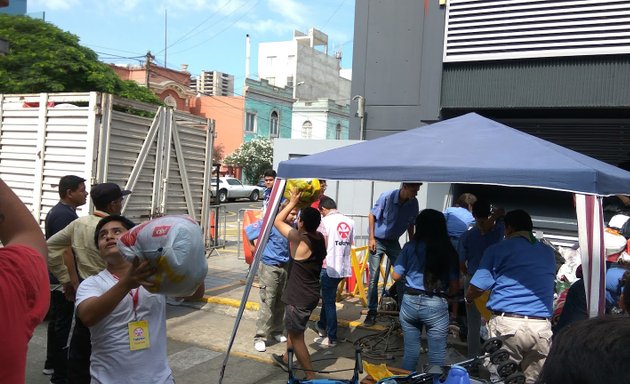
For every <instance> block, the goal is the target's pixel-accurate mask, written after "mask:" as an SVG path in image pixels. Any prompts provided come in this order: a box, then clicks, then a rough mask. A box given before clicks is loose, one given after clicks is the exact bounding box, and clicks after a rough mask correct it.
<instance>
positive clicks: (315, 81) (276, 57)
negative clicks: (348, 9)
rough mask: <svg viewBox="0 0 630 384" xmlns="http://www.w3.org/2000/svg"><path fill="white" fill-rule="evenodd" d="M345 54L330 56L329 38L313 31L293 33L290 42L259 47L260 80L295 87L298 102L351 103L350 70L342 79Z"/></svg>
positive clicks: (279, 85)
mask: <svg viewBox="0 0 630 384" xmlns="http://www.w3.org/2000/svg"><path fill="white" fill-rule="evenodd" d="M340 72H341V53H340V52H339V53H335V54H334V55H332V56H331V55H329V54H328V35H326V34H325V33H323V32H321V31H319V30H317V29H314V28H311V29H310V30H309V32H308V35H306V34H304V33H303V32H300V31H294V32H293V39H292V40H290V41H279V42H269V43H260V44H259V45H258V77H259V78H260V79H266V80H267V81H269V84H272V85H276V86H278V87H293V98H294V99H298V100H317V99H332V100H335V102H336V103H337V104H342V105H347V104H349V103H350V80H349V79H348V73H347V71H346V72H345V73H344V76H341V73H340Z"/></svg>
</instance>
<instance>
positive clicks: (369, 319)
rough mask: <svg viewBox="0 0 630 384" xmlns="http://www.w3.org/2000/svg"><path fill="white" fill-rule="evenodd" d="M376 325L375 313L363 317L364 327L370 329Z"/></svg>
mask: <svg viewBox="0 0 630 384" xmlns="http://www.w3.org/2000/svg"><path fill="white" fill-rule="evenodd" d="M374 324H376V313H369V312H368V314H367V316H365V320H363V325H364V326H366V327H371V326H373V325H374Z"/></svg>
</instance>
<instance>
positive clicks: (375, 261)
mask: <svg viewBox="0 0 630 384" xmlns="http://www.w3.org/2000/svg"><path fill="white" fill-rule="evenodd" d="M400 251H401V249H400V243H399V242H398V240H383V239H376V252H374V253H372V252H370V258H369V259H368V263H369V265H370V284H369V285H368V311H369V312H370V313H376V310H377V307H378V280H379V278H380V276H381V272H380V270H379V267H380V265H381V261H382V260H383V255H384V254H387V257H389V260H390V261H391V264H392V265H394V263H395V262H396V258H397V257H398V255H400ZM396 290H397V292H398V303H400V300H401V298H402V295H403V292H404V286H403V284H396Z"/></svg>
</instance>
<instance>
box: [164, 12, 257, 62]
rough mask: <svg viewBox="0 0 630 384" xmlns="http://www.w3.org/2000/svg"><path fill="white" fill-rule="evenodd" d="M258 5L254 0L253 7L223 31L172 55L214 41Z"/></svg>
mask: <svg viewBox="0 0 630 384" xmlns="http://www.w3.org/2000/svg"><path fill="white" fill-rule="evenodd" d="M258 3H260V0H256V1H255V2H254V3H253V5H252V6H251V7H250V8H249V9H247V11H245V12H243V14H242V15H241V16H240V17H239V18H238V19H236V20H234V21H233V22H232V23H230V24H229V25H228V26H227V27H225V28H223V29H222V30H220V31H219V32H217V33H215V34H214V35H212V36H210V37H209V38H207V39H206V40H203V41H202V42H200V43H198V44H195V45H193V46H190V47H188V48H186V49H183V50H181V51H177V52H174V53H173V54H178V53H183V52H186V51H190V50H191V49H193V48H196V47H198V46H200V45H202V44H205V43H207V42H208V41H210V40H212V39H214V38H215V37H217V36H219V35H220V34H222V33H223V32H225V31H227V30H228V29H230V28H231V27H232V26H233V25H234V24H236V23H238V22H239V21H241V19H242V18H244V17H245V16H247V15H248V14H249V11H251V10H252V9H254V8H255V7H256V6H257V5H258ZM245 4H246V3H243V6H245ZM243 6H241V7H239V9H240V8H242V7H243Z"/></svg>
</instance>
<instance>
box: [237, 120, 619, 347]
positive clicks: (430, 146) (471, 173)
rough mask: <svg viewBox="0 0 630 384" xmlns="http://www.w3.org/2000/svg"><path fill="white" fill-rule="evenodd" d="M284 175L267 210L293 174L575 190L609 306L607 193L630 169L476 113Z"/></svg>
mask: <svg viewBox="0 0 630 384" xmlns="http://www.w3.org/2000/svg"><path fill="white" fill-rule="evenodd" d="M278 178H279V179H277V180H276V184H275V185H274V189H273V192H272V199H273V204H272V202H270V204H269V207H271V208H268V210H267V211H268V212H274V211H275V209H276V208H277V205H278V203H279V201H280V194H281V193H282V191H283V189H284V184H285V181H286V179H291V178H321V179H330V180H380V181H400V182H402V181H408V182H413V181H417V182H443V183H467V184H489V185H501V186H512V187H533V188H544V189H551V190H557V191H566V192H572V193H574V194H575V201H576V212H577V218H578V231H579V238H580V249H581V253H582V264H583V270H584V279H585V280H584V281H585V287H586V290H587V298H588V301H589V313H590V315H591V316H595V315H597V314H599V313H602V312H603V309H604V290H605V269H604V255H603V253H604V245H603V217H602V208H601V197H602V196H609V195H617V194H628V193H630V172H627V171H624V170H622V169H620V168H617V167H614V166H612V165H609V164H606V163H604V162H602V161H599V160H596V159H593V158H591V157H588V156H585V155H583V154H580V153H578V152H575V151H572V150H570V149H567V148H564V147H561V146H559V145H556V144H553V143H550V142H548V141H545V140H542V139H540V138H537V137H535V136H531V135H528V134H526V133H523V132H521V131H518V130H516V129H513V128H510V127H508V126H506V125H503V124H500V123H497V122H495V121H493V120H490V119H487V118H484V117H482V116H479V115H477V114H475V113H469V114H467V115H464V116H460V117H457V118H453V119H449V120H444V121H441V122H438V123H435V124H431V125H428V126H425V127H420V128H416V129H412V130H408V131H404V132H400V133H397V134H393V135H390V136H385V137H382V138H378V139H375V140H370V141H365V142H361V143H358V144H354V145H350V146H347V147H342V148H337V149H332V150H329V151H325V152H321V153H318V154H314V155H310V156H305V157H302V158H298V159H293V160H287V161H283V162H281V163H280V165H279V168H278ZM268 219H269V218H268V217H265V220H264V222H265V223H264V225H263V230H262V231H261V241H263V243H262V244H264V242H265V241H266V238H267V237H268V234H269V230H270V228H271V225H272V223H271V222H270V221H271V220H268ZM261 248H262V247H258V250H260V249H261ZM258 253H259V252H258V251H257V252H256V255H255V257H254V263H253V264H252V270H253V271H254V272H255V271H256V269H255V268H256V267H257V260H258V258H259V257H260V255H259V254H258ZM246 294H247V295H248V294H249V292H248V291H247V290H246ZM246 300H247V297H244V299H243V302H245V301H246ZM242 305H243V304H242ZM237 327H238V324H236V325H235V330H236V328H237ZM231 343H232V342H230V345H231ZM228 350H229V347H228Z"/></svg>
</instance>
